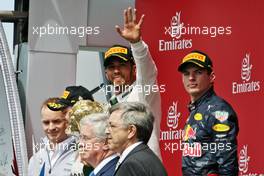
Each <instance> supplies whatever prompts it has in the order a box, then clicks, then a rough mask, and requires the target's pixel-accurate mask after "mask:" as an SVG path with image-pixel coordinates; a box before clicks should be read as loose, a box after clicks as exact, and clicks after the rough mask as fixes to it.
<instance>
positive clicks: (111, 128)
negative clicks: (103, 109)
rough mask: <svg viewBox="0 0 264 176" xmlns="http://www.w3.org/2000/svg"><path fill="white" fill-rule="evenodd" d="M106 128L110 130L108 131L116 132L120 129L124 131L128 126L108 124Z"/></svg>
mask: <svg viewBox="0 0 264 176" xmlns="http://www.w3.org/2000/svg"><path fill="white" fill-rule="evenodd" d="M106 128H108V130H111V131H113V130H115V129H118V128H123V129H126V128H128V126H126V125H124V124H112V123H108V124H107V126H106Z"/></svg>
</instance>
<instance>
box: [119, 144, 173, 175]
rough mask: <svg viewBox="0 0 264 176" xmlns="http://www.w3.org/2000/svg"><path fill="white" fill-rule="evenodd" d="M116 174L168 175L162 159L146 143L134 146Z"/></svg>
mask: <svg viewBox="0 0 264 176" xmlns="http://www.w3.org/2000/svg"><path fill="white" fill-rule="evenodd" d="M114 175H115V176H167V175H168V174H167V172H166V170H165V168H164V166H163V164H162V163H161V161H160V159H159V158H158V157H157V156H156V155H155V154H154V153H153V151H152V150H151V149H150V148H149V147H148V146H147V145H145V144H140V145H138V146H137V147H136V148H134V149H133V150H132V151H131V152H130V153H129V154H128V155H127V157H126V158H125V159H124V161H123V162H122V163H121V164H120V165H119V167H118V168H117V170H116V171H115V174H114Z"/></svg>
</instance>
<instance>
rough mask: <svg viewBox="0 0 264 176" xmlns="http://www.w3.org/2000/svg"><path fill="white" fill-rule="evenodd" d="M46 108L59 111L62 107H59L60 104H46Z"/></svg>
mask: <svg viewBox="0 0 264 176" xmlns="http://www.w3.org/2000/svg"><path fill="white" fill-rule="evenodd" d="M48 107H50V108H54V109H60V108H62V107H64V106H63V105H61V104H57V103H48Z"/></svg>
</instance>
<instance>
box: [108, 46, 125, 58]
mask: <svg viewBox="0 0 264 176" xmlns="http://www.w3.org/2000/svg"><path fill="white" fill-rule="evenodd" d="M127 52H128V51H127V48H123V47H113V48H111V49H109V50H108V51H107V52H106V53H105V58H107V57H109V56H110V55H112V54H117V53H123V54H127Z"/></svg>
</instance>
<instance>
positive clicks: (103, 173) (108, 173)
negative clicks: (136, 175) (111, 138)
mask: <svg viewBox="0 0 264 176" xmlns="http://www.w3.org/2000/svg"><path fill="white" fill-rule="evenodd" d="M118 159H119V157H115V158H114V159H112V160H111V161H109V162H108V163H107V164H106V165H105V166H104V167H103V168H102V169H101V170H100V171H99V172H98V173H97V174H96V176H113V175H114V172H115V166H116V163H117V161H118Z"/></svg>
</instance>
